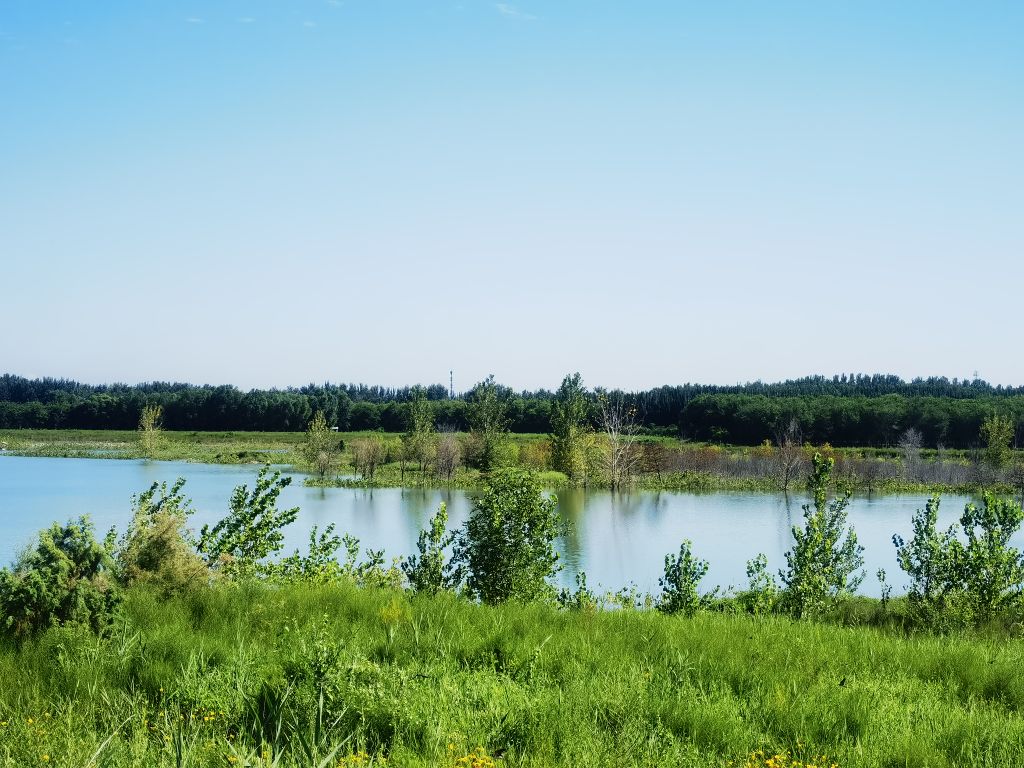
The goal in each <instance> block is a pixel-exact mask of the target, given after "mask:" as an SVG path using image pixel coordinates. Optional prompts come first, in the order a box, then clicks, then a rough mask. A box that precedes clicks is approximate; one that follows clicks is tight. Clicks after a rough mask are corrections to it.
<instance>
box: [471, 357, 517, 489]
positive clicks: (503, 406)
mask: <svg viewBox="0 0 1024 768" xmlns="http://www.w3.org/2000/svg"><path fill="white" fill-rule="evenodd" d="M469 424H470V428H471V430H472V432H473V434H474V436H475V438H476V439H477V440H478V441H479V444H480V455H479V457H477V463H478V464H479V466H480V469H482V470H484V471H485V472H489V471H490V470H492V469H494V468H495V467H496V466H497V465H498V458H499V448H500V445H501V442H502V441H503V440H504V439H505V435H506V433H507V432H508V404H507V403H506V401H505V399H504V398H503V397H502V396H501V394H500V393H499V392H498V385H497V384H495V383H494V375H493V374H492V375H490V376H488V377H487V378H486V379H484V380H483V381H481V382H480V383H479V384H477V385H476V386H475V387H474V388H473V392H472V394H471V395H470V398H469Z"/></svg>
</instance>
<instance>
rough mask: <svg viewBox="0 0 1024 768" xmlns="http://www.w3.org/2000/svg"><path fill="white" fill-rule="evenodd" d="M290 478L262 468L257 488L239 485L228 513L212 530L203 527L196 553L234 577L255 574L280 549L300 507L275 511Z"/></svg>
mask: <svg viewBox="0 0 1024 768" xmlns="http://www.w3.org/2000/svg"><path fill="white" fill-rule="evenodd" d="M291 481H292V479H291V478H290V477H281V473H280V472H274V473H273V474H270V467H268V466H264V467H263V468H262V469H260V472H259V475H257V477H256V487H255V488H254V489H253V490H252V492H251V493H250V491H249V487H248V486H246V485H240V486H238V487H237V488H235V490H234V493H232V494H231V511H230V512H229V513H228V516H227V517H225V518H224V519H223V520H221V521H220V522H219V523H217V524H216V525H215V526H213V528H210V527H209V526H206V525H204V526H203V530H202V532H201V534H200V538H199V552H200V553H202V554H203V555H205V556H206V559H207V562H208V563H209V564H211V565H218V564H219V565H221V566H223V567H224V568H225V569H226V570H227V571H229V572H232V573H235V574H248V573H254V572H256V571H258V570H259V568H260V567H261V565H262V561H263V560H265V559H266V558H267V557H269V556H270V555H273V554H275V553H277V552H279V551H280V550H281V547H282V545H283V541H284V534H283V533H282V532H281V531H282V529H283V528H284V527H285V526H286V525H288V524H290V523H292V522H294V521H295V518H296V517H298V514H299V508H298V507H292V508H291V509H285V510H278V508H277V497H278V496H280V494H281V491H282V490H284V489H285V488H286V487H287V486H288V485H289V484H290V483H291Z"/></svg>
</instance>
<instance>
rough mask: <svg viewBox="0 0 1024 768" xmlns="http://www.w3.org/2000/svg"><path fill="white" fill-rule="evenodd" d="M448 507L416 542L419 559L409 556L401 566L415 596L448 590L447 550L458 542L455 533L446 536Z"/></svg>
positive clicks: (443, 506)
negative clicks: (445, 562)
mask: <svg viewBox="0 0 1024 768" xmlns="http://www.w3.org/2000/svg"><path fill="white" fill-rule="evenodd" d="M447 525H448V507H447V505H446V504H445V503H444V502H443V501H442V502H441V506H440V507H439V508H438V510H437V514H436V515H434V516H433V517H432V518H431V519H430V527H429V528H428V529H427V530H423V531H420V535H419V538H418V539H417V541H416V549H417V551H418V552H419V554H418V555H410V556H409V557H407V558H406V559H405V561H404V562H403V563H402V572H403V573H405V577H406V578H407V579H408V580H409V585H410V586H411V587H412V588H413V590H415V591H416V592H426V593H427V594H431V595H433V594H436V593H438V592H440V591H441V590H442V589H444V587H445V578H444V574H445V567H444V550H445V548H446V547H449V546H451V545H452V543H453V542H454V541H455V534H454V533H445V528H446V527H447Z"/></svg>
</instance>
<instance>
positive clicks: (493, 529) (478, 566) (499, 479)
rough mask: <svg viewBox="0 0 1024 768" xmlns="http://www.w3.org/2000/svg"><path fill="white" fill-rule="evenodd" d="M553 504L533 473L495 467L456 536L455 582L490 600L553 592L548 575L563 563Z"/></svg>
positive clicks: (542, 596)
mask: <svg viewBox="0 0 1024 768" xmlns="http://www.w3.org/2000/svg"><path fill="white" fill-rule="evenodd" d="M555 505H556V500H555V498H554V497H553V496H548V495H545V494H544V493H543V492H542V491H541V488H540V485H539V484H538V482H537V478H536V476H534V475H533V474H531V473H529V472H524V471H523V470H519V469H502V470H499V471H497V472H495V473H494V474H493V475H491V477H489V478H488V480H487V485H486V487H485V489H484V492H483V494H482V495H480V496H479V497H478V498H477V499H476V501H475V503H474V506H473V510H472V512H471V513H470V516H469V520H467V521H466V524H465V527H464V528H463V529H462V530H461V531H460V532H459V533H458V535H457V536H456V539H455V551H454V554H453V556H452V564H451V565H452V567H451V582H452V583H453V584H455V585H458V584H463V585H464V586H465V589H466V592H467V594H469V596H471V597H473V598H476V599H479V600H482V601H483V602H485V603H491V604H497V603H503V602H506V601H508V600H517V601H522V602H528V601H530V600H537V599H545V598H550V597H553V596H554V593H555V591H554V587H553V586H552V585H551V584H550V583H549V582H548V579H550V578H551V577H553V576H554V575H555V573H557V571H558V567H559V566H558V553H557V552H555V548H554V540H555V536H556V535H557V533H558V530H559V522H558V513H557V512H556V511H555Z"/></svg>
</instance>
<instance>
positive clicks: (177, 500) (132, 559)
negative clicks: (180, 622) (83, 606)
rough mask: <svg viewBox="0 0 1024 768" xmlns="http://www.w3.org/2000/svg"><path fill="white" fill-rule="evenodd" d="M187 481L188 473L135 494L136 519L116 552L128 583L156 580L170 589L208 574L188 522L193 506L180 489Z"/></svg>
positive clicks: (200, 580) (122, 576) (165, 590)
mask: <svg viewBox="0 0 1024 768" xmlns="http://www.w3.org/2000/svg"><path fill="white" fill-rule="evenodd" d="M184 485H185V479H184V478H178V480H177V482H175V483H174V485H173V486H171V488H170V489H168V487H167V483H160V484H157V483H153V485H151V486H150V487H149V489H148V490H146V491H143V492H142V493H140V494H138V495H137V496H133V497H132V508H133V511H132V520H131V522H130V523H129V524H128V530H127V532H126V533H125V535H124V537H123V538H122V539H121V542H120V544H119V545H118V548H117V555H116V557H117V570H118V575H119V577H120V579H121V581H122V582H123V583H124V584H125V585H131V584H135V583H137V582H144V583H148V584H154V585H156V586H157V587H158V588H159V589H160V590H161V591H162V592H163V593H164V594H169V593H173V592H176V591H180V590H183V589H185V588H186V587H189V586H193V585H195V584H201V583H203V582H204V581H205V579H206V578H207V576H208V575H209V572H208V570H207V568H206V564H205V563H204V562H203V560H202V558H201V557H200V556H199V555H198V554H196V550H195V542H194V540H193V538H192V535H191V533H190V532H189V530H188V528H187V527H186V526H187V524H188V518H189V516H190V515H191V514H192V512H193V509H192V502H191V501H190V500H189V499H186V498H185V497H184V496H183V495H182V493H181V489H182V487H183V486H184Z"/></svg>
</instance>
